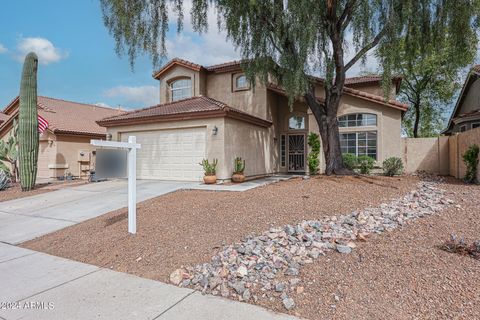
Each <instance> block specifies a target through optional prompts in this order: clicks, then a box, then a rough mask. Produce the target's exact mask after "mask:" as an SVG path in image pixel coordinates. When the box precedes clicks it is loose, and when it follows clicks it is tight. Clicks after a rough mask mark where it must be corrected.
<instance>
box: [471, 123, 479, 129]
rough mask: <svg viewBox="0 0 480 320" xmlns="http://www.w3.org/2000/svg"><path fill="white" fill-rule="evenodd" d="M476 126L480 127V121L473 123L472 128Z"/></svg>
mask: <svg viewBox="0 0 480 320" xmlns="http://www.w3.org/2000/svg"><path fill="white" fill-rule="evenodd" d="M475 128H480V122H474V123H472V129H475Z"/></svg>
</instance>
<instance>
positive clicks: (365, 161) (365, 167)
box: [357, 156, 375, 174]
mask: <svg viewBox="0 0 480 320" xmlns="http://www.w3.org/2000/svg"><path fill="white" fill-rule="evenodd" d="M357 162H358V168H359V169H360V173H361V174H370V172H372V169H373V166H374V165H375V160H374V159H373V158H372V157H369V156H359V157H358V158H357Z"/></svg>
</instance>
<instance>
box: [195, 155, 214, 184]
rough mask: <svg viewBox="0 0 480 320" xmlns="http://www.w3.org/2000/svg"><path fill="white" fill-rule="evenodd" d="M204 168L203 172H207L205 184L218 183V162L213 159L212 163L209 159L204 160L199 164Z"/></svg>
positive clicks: (204, 178)
mask: <svg viewBox="0 0 480 320" xmlns="http://www.w3.org/2000/svg"><path fill="white" fill-rule="evenodd" d="M199 164H200V165H201V166H202V167H203V171H205V175H204V176H203V182H205V184H214V183H216V182H217V176H216V175H215V174H216V173H217V164H218V160H217V159H213V161H212V163H210V162H209V161H208V159H203V160H202V162H200V163H199Z"/></svg>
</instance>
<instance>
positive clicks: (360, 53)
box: [345, 23, 389, 71]
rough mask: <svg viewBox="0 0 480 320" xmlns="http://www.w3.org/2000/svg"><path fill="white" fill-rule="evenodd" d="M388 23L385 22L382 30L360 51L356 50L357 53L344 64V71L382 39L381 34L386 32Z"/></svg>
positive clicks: (383, 34)
mask: <svg viewBox="0 0 480 320" xmlns="http://www.w3.org/2000/svg"><path fill="white" fill-rule="evenodd" d="M388 25H389V23H387V24H386V25H385V26H384V27H383V29H382V31H380V32H379V33H378V34H377V35H376V36H375V38H373V40H372V41H371V42H370V43H368V44H367V45H365V46H364V47H363V48H362V49H361V50H360V51H358V52H357V54H356V55H355V56H354V57H353V58H352V60H350V61H349V62H348V63H347V64H346V65H345V71H347V70H348V69H350V68H351V67H352V66H353V65H354V64H355V63H356V62H357V61H358V60H360V59H361V58H362V57H363V56H364V55H365V54H366V53H367V52H368V51H369V50H370V49H372V48H374V47H375V46H376V45H377V44H378V43H379V42H380V40H382V38H383V36H385V34H386V33H387V29H388Z"/></svg>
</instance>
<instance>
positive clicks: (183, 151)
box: [121, 128, 206, 181]
mask: <svg viewBox="0 0 480 320" xmlns="http://www.w3.org/2000/svg"><path fill="white" fill-rule="evenodd" d="M128 136H136V137H137V142H138V143H140V144H141V145H142V147H141V149H139V150H138V151H137V176H138V178H139V179H166V180H188V181H198V180H201V179H202V177H203V170H202V167H201V166H200V165H199V163H200V161H201V160H202V159H203V158H205V150H206V129H205V128H188V129H173V130H157V131H139V132H128V133H123V134H122V135H121V138H122V141H127V140H128Z"/></svg>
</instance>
